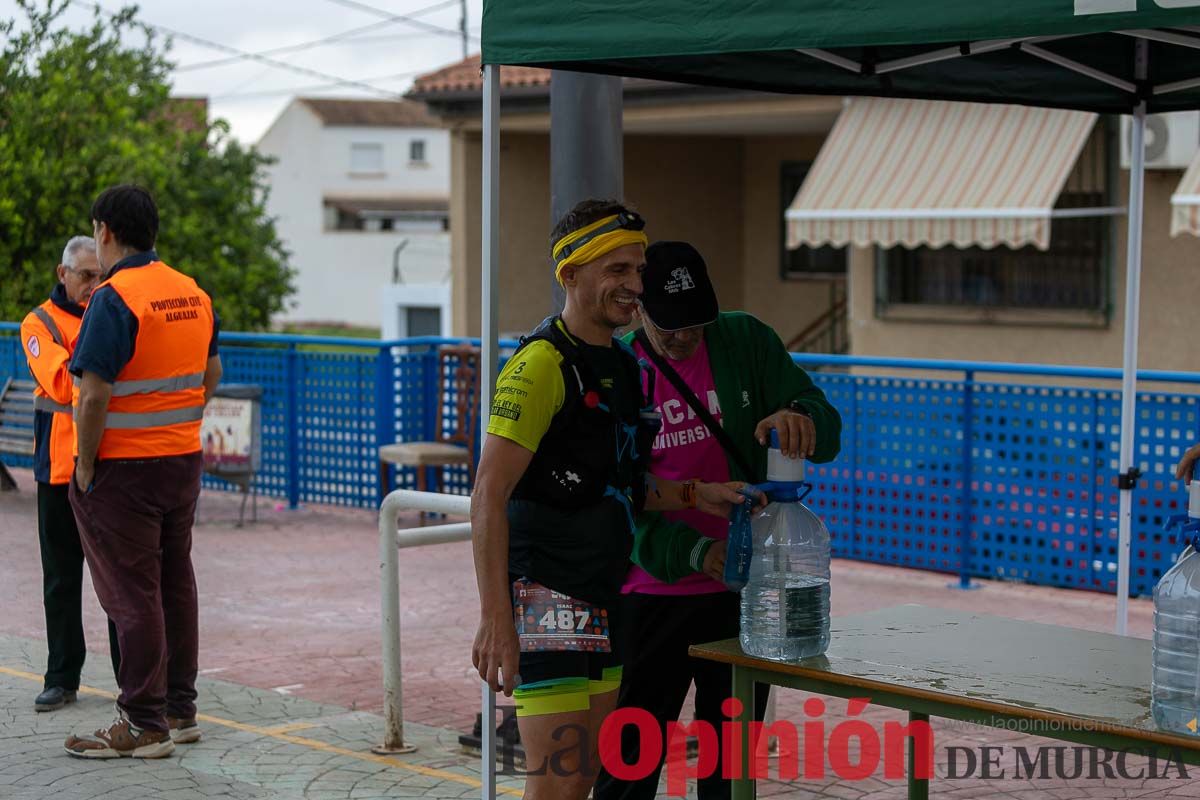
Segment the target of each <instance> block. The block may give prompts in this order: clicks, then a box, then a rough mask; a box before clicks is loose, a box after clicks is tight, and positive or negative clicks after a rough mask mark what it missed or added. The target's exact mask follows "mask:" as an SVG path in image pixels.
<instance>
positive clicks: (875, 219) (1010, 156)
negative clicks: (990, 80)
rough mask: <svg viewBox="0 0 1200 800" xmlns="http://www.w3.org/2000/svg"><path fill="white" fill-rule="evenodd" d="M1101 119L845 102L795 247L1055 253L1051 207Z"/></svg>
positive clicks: (793, 223) (799, 209)
mask: <svg viewBox="0 0 1200 800" xmlns="http://www.w3.org/2000/svg"><path fill="white" fill-rule="evenodd" d="M1096 118H1097V117H1096V115H1095V114H1091V113H1085V112H1080V111H1063V110H1060V109H1050V108H1032V107H1029V106H1004V105H985V104H981V103H959V102H944V101H929V100H900V99H887V98H861V99H854V100H851V101H849V103H848V105H847V107H846V109H845V110H844V111H843V112H842V113H841V115H840V116H839V117H838V121H837V123H836V124H835V125H834V127H833V131H832V132H830V134H829V137H828V138H827V139H826V140H825V144H824V145H823V146H822V148H821V152H820V154H819V155H818V156H817V160H816V161H815V162H814V163H813V166H812V169H811V170H810V171H809V173H808V175H807V177H806V178H805V180H804V185H803V186H802V187H801V189H800V191H799V192H798V193H797V195H796V198H795V200H793V201H792V204H791V206H789V207H788V210H787V213H786V217H787V242H788V247H791V248H795V247H799V246H800V245H810V246H813V247H819V246H822V245H834V246H835V247H841V246H843V245H846V244H855V245H859V246H870V245H881V246H883V247H893V246H895V245H898V244H900V245H904V246H905V247H910V248H911V247H918V246H920V245H928V246H930V247H943V246H945V245H948V244H952V245H954V246H956V247H971V246H979V247H984V248H990V247H995V246H997V245H1001V244H1003V245H1007V246H1009V247H1013V248H1016V247H1024V246H1026V245H1030V244H1032V245H1034V246H1036V247H1038V248H1039V249H1042V250H1045V249H1047V248H1048V247H1049V246H1050V220H1051V217H1052V216H1056V215H1057V212H1055V210H1054V204H1055V202H1056V201H1057V199H1058V195H1059V193H1060V192H1061V191H1062V189H1063V185H1064V184H1065V183H1066V180H1067V177H1068V175H1069V174H1070V173H1071V170H1072V168H1073V167H1074V166H1075V162H1076V161H1077V160H1078V158H1079V154H1080V152H1081V151H1082V150H1083V147H1084V145H1085V144H1086V143H1087V140H1088V137H1089V135H1090V134H1091V131H1092V127H1093V126H1094V125H1095V123H1096Z"/></svg>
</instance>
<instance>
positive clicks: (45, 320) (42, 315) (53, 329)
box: [33, 306, 66, 347]
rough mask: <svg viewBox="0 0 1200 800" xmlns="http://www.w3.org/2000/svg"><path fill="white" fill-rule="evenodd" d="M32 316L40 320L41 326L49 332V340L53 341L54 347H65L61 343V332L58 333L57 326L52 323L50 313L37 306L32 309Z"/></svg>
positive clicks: (52, 319)
mask: <svg viewBox="0 0 1200 800" xmlns="http://www.w3.org/2000/svg"><path fill="white" fill-rule="evenodd" d="M33 315H34V316H35V317H37V318H38V319H40V320H41V321H42V324H43V325H45V326H46V328H47V329H48V330H49V331H50V338H51V339H53V340H54V343H55V344H56V345H58V346H59V347H66V345H65V344H64V343H63V335H62V331H60V330H59V329H58V325H56V324H55V323H54V318H53V317H51V316H50V312H48V311H47V310H46V309H44V308H42V307H41V306H38V307H37V308H35V309H33Z"/></svg>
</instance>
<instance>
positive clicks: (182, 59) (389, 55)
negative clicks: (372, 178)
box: [0, 0, 482, 143]
mask: <svg viewBox="0 0 1200 800" xmlns="http://www.w3.org/2000/svg"><path fill="white" fill-rule="evenodd" d="M121 5H122V3H121V1H120V0H101V6H102V7H103V8H105V9H107V10H109V11H115V10H117V9H118V8H120V7H121ZM353 6H360V7H358V8H355V7H353ZM364 6H365V7H364ZM366 7H370V8H373V9H377V11H376V12H372V11H370V10H369V9H368V8H366ZM139 8H140V12H139V15H138V16H139V19H141V20H142V21H143V22H146V23H151V24H153V25H157V26H162V27H164V28H170V29H171V30H173V31H176V32H178V33H179V34H181V35H180V36H176V37H175V41H174V45H173V47H172V49H171V52H170V59H171V60H172V61H173V62H174V63H175V64H176V66H177V69H176V71H175V74H174V89H173V93H174V94H179V95H204V96H206V97H208V98H209V115H210V117H213V118H216V117H223V118H225V119H227V120H228V121H229V123H230V125H231V126H232V128H233V134H234V135H235V136H236V137H237V138H238V139H240V140H242V141H243V142H250V143H253V142H257V141H258V138H259V137H260V136H261V135H262V133H263V132H264V131H265V130H266V129H267V126H268V125H270V124H271V121H272V120H273V119H274V118H275V117H276V115H278V114H279V112H280V111H281V110H283V108H284V106H286V105H287V103H288V101H289V100H290V99H291V98H292V97H294V96H298V95H303V96H325V97H384V96H386V95H387V94H388V93H395V94H401V93H403V92H404V91H405V90H406V89H407V88H408V86H409V84H410V83H411V82H412V78H413V76H414V75H417V74H420V73H422V72H427V71H429V70H432V69H436V68H438V67H441V66H444V65H446V64H449V63H452V62H455V61H458V60H459V59H460V58H461V57H462V41H461V39H460V38H459V36H458V35H457V33H456V32H457V30H458V27H459V22H458V21H459V17H460V0H443V2H441V3H438V2H436V0H286V1H285V0H206V1H205V2H200V3H198V2H196V1H195V0H143V1H142V2H141V3H140V4H139ZM90 9H91V6H90V5H84V4H83V3H82V2H81V0H80V2H79V3H78V5H73V6H72V7H71V8H69V9H68V10H67V11H66V13H65V14H64V15H63V16H62V18H61V23H62V24H64V25H67V26H69V27H72V28H80V27H82V26H84V25H86V24H88V23H89V22H90V20H91V16H92V11H91V10H90ZM426 9H429V10H426ZM481 11H482V0H467V26H468V30H469V32H470V33H471V34H472V35H473V38H471V39H470V40H469V48H470V52H472V53H475V52H478V50H479V40H478V38H476V37H478V34H479V17H480V13H481ZM389 15H405V16H414V17H415V19H416V20H418V21H419V22H420V23H425V24H426V25H428V26H436V27H437V28H444V29H450V30H451V31H452V32H453V33H445V34H443V33H439V32H437V31H435V30H430V29H429V28H427V27H420V26H418V25H414V24H408V23H405V22H402V21H398V20H394V19H392V20H389V19H387V18H386V17H387V16H389ZM12 17H16V18H17V19H18V20H19V21H20V20H23V19H25V15H24V12H23V11H22V10H21V9H20V8H19V7H18V5H17V4H16V2H14V0H0V19H8V18H12ZM368 26H370V27H369V28H368ZM360 28H361V29H364V30H362V31H360V32H357V33H354V31H355V30H356V29H360ZM183 34H186V35H188V36H193V37H197V38H200V39H205V40H208V41H210V42H212V43H215V44H219V45H221V46H223V47H227V48H235V49H236V50H239V51H243V52H247V53H262V52H263V51H265V50H273V49H276V48H285V47H291V46H294V45H303V44H306V43H310V42H316V41H317V40H321V39H328V38H330V37H338V36H341V35H342V34H348V35H347V36H346V37H345V38H342V39H339V40H337V41H333V42H329V43H324V44H320V45H315V46H313V47H311V48H308V49H305V50H302V51H293V52H283V53H278V54H273V55H270V56H268V57H269V58H271V59H274V60H277V61H281V62H284V63H286V64H288V65H291V66H293V67H297V68H301V69H306V70H311V71H313V72H317V73H321V74H322V75H320V76H318V75H313V74H301V73H300V72H295V71H292V70H289V69H286V68H281V67H277V66H272V65H269V64H266V63H262V62H261V61H255V60H252V59H241V60H238V61H234V62H232V63H224V64H214V65H212V66H205V67H199V65H202V64H203V63H204V62H210V61H216V60H218V59H220V60H224V59H229V58H230V57H231V54H230V53H228V52H223V51H222V50H220V49H218V48H215V47H208V46H204V45H201V44H200V43H198V42H195V41H188V40H185V39H184V38H183V36H182V35H183ZM194 65H195V66H196V67H197V68H190V67H193V66H194ZM325 76H328V77H325ZM337 79H342V80H346V81H353V82H358V83H362V84H366V85H367V86H369V87H374V89H375V90H377V91H372V90H371V89H368V88H365V87H355V86H348V85H341V86H338V85H331V84H333V83H334V81H335V80H337Z"/></svg>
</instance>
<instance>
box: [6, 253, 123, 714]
mask: <svg viewBox="0 0 1200 800" xmlns="http://www.w3.org/2000/svg"><path fill="white" fill-rule="evenodd" d="M55 271H56V274H57V278H58V284H57V285H56V286H55V287H54V290H53V291H52V292H51V293H50V297H49V299H48V300H46V302H44V303H42V304H41V305H40V306H38V307H37V308H35V309H33V310H32V311H30V312H29V314H27V315H26V316H25V319H24V320H23V321H22V322H21V343H22V345H23V346H24V348H25V359H26V361H27V362H28V364H29V372H30V374H32V375H33V379H34V390H33V408H34V420H33V429H34V450H33V476H34V480H35V481H36V483H37V504H38V544H39V548H40V550H41V558H42V605H43V608H44V609H45V613H46V645H47V650H48V652H49V655H48V658H47V659H46V674H45V678H44V684H43V689H42V692H41V694H39V695H38V696H37V699H35V700H34V708H35V709H36V710H37V711H54V710H56V709H59V708H62V707H63V705H65V704H66V703H70V702H74V700H75V696H76V692H77V691H78V689H79V674H80V672H81V671H82V669H83V662H84V659H85V658H86V656H87V645H86V642H85V641H84V635H83V607H82V603H83V549H82V547H81V546H80V543H79V530H78V528H77V527H76V525H75V515H74V512H72V511H71V503H70V501H69V500H68V499H67V484H68V483H69V482H70V480H71V472H72V470H73V469H74V466H75V461H74V458H73V452H72V451H73V449H74V446H75V426H74V424H73V422H72V419H71V400H72V387H71V373H70V372H68V371H67V363H68V362H69V361H70V358H71V352H72V350H74V348H75V340H76V338H78V336H79V326H80V323H81V321H82V317H83V307H84V304H85V303H87V301H88V298H89V297H91V294H92V289H94V288H95V286H96V283H97V281H99V280H100V264H99V262H97V260H96V241H95V240H94V239H92V237H90V236H75V237H73V238H72V239H71V240H70V241H68V242H67V246H66V248H65V249H64V250H63V256H62V263H60V264H59V265H58V266H57V268H56V270H55ZM108 634H109V636H108V639H109V651H110V653H111V655H112V664H113V673H114V674H115V673H117V672H118V664H119V663H120V654H119V648H118V646H117V635H116V627H115V626H114V625H113V623H112V620H109V622H108Z"/></svg>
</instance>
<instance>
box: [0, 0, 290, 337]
mask: <svg viewBox="0 0 1200 800" xmlns="http://www.w3.org/2000/svg"><path fill="white" fill-rule="evenodd" d="M42 2H43V0H20V4H21V6H22V8H23V10H24V11H25V13H26V15H27V17H28V20H27V21H25V22H24V24H20V25H18V24H17V21H16V20H8V21H0V42H2V44H3V50H2V51H0V319H8V320H19V319H21V318H22V317H23V316H24V315H25V313H26V312H27V311H28V310H29V309H30V308H31V307H33V306H34V305H36V304H38V303H40V302H42V301H43V300H45V298H46V295H47V293H48V292H49V290H50V289H51V288H52V287H53V285H54V282H55V278H54V267H55V266H56V265H57V264H58V262H59V259H60V258H61V255H62V248H63V245H64V244H65V243H66V241H67V239H69V238H70V237H71V236H74V235H76V234H80V233H83V234H88V235H90V234H91V232H92V223H91V219H90V217H89V213H88V212H89V210H90V209H91V204H92V200H93V199H95V197H96V195H97V194H99V193H100V191H101V190H103V189H104V188H105V187H107V186H111V185H113V184H116V183H137V184H140V185H142V186H145V187H146V188H148V189H149V190H150V191H151V193H153V195H154V197H155V199H156V201H157V202H158V207H159V217H160V230H159V239H158V247H157V249H158V253H159V255H160V256H161V257H162V259H163V260H164V261H166V262H167V263H168V264H171V265H172V266H174V267H176V268H177V269H180V270H182V271H184V272H187V273H188V274H190V275H192V276H193V277H195V278H196V280H197V281H198V282H199V283H200V285H201V286H202V287H203V288H204V289H205V290H206V291H208V292H209V293H210V294H211V295H212V296H213V299H214V301H215V303H216V306H217V310H218V311H219V313H220V314H221V318H222V327H223V328H224V329H225V330H260V329H263V328H265V327H266V326H267V324H268V323H269V321H270V317H271V315H272V314H273V313H275V312H278V311H280V310H282V308H283V304H284V301H285V299H286V298H287V297H288V295H290V294H291V293H292V291H293V286H292V271H291V269H290V268H289V267H288V263H287V256H288V254H287V252H286V251H285V250H284V249H283V246H282V245H281V243H280V241H279V238H278V236H277V235H276V232H275V225H274V223H273V221H272V220H271V219H270V217H268V216H267V213H266V209H265V202H266V191H267V188H266V184H265V167H266V165H267V164H268V163H269V159H268V158H267V157H266V156H263V155H261V154H260V153H258V151H256V150H255V149H254V148H252V147H251V148H247V147H243V146H242V145H240V144H238V142H237V141H235V140H234V139H232V138H231V137H230V136H229V128H228V125H227V124H226V123H225V122H224V121H217V122H215V123H212V124H211V125H210V124H209V123H208V122H207V121H206V120H205V118H204V113H203V111H202V110H201V108H200V106H199V105H198V104H190V105H189V104H186V103H181V102H179V101H171V100H170V99H169V96H168V95H169V90H170V80H169V74H170V66H171V65H170V62H169V61H168V60H167V52H168V50H169V48H170V43H169V42H166V41H163V40H162V39H161V38H159V37H156V36H155V35H154V33H153V32H152V31H151V30H149V29H147V28H146V27H145V26H143V25H141V24H140V23H139V22H138V21H137V18H136V9H126V10H124V11H122V12H121V13H120V14H118V15H115V16H106V15H103V14H102V13H101V12H97V13H96V16H95V18H94V19H93V21H92V23H91V25H90V27H88V28H87V29H86V30H83V31H72V30H68V29H67V28H65V27H62V26H61V25H57V24H56V23H57V22H58V18H59V17H60V15H61V14H62V12H63V10H64V9H65V7H66V5H67V3H66V0H44V2H45V5H42V4H41V3H42Z"/></svg>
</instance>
